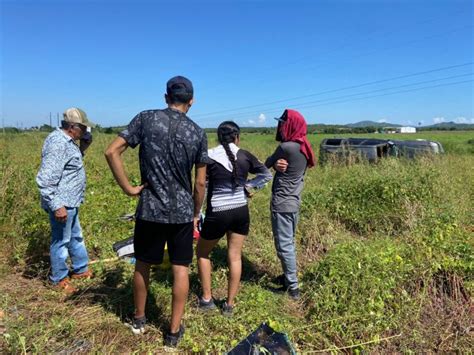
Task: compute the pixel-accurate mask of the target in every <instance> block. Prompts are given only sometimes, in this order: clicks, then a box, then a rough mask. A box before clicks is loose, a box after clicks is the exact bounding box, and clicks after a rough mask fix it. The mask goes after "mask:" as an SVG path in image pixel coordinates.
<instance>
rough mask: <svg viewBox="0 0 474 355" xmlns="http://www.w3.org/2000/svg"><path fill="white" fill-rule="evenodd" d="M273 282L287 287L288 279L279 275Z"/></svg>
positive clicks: (283, 275)
mask: <svg viewBox="0 0 474 355" xmlns="http://www.w3.org/2000/svg"><path fill="white" fill-rule="evenodd" d="M272 282H273V283H274V284H277V285H280V286H285V285H286V278H285V274H281V275H278V276H277V277H275V278H273V279H272Z"/></svg>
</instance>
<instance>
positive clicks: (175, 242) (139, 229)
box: [105, 76, 208, 346]
mask: <svg viewBox="0 0 474 355" xmlns="http://www.w3.org/2000/svg"><path fill="white" fill-rule="evenodd" d="M165 100H166V103H167V104H168V108H166V109H164V110H147V111H142V112H140V113H139V114H138V115H136V116H135V117H134V118H133V119H132V121H131V122H130V123H129V125H128V127H127V128H126V129H125V130H123V131H122V132H121V133H119V136H118V137H117V138H116V139H115V140H114V141H113V142H112V143H111V144H110V146H109V147H108V148H107V150H106V152H105V156H106V159H107V162H108V163H109V166H110V169H111V170H112V173H113V174H114V177H115V179H116V180H117V183H118V184H119V186H120V187H121V188H122V190H123V191H124V192H125V193H126V194H127V195H129V196H140V199H139V202H138V206H137V211H136V224H135V234H134V248H135V258H136V260H137V261H136V265H135V273H134V277H133V293H134V301H135V314H134V317H133V319H132V321H131V327H132V331H133V332H134V333H135V334H139V333H143V332H144V331H145V323H146V318H145V304H146V298H147V292H148V284H149V276H150V266H151V265H153V264H161V263H162V262H163V253H164V248H165V244H167V245H168V253H169V258H170V262H171V264H172V272H173V293H172V296H173V297H172V312H171V324H170V331H169V332H168V334H166V336H165V339H164V342H165V345H167V346H176V345H177V343H178V342H179V340H180V339H181V338H182V336H183V333H184V327H183V326H182V325H181V319H182V316H183V314H184V308H185V304H186V300H187V297H188V291H189V274H188V272H189V271H188V268H189V264H190V263H191V261H192V258H193V231H194V228H195V227H196V226H197V222H198V220H199V212H200V210H201V205H202V202H203V198H204V193H205V183H206V162H207V159H208V158H207V138H206V134H205V132H204V131H203V130H202V129H201V128H200V127H199V126H198V125H197V124H196V123H194V122H193V121H191V119H190V118H189V117H188V116H187V115H186V113H187V112H188V111H189V109H190V107H191V106H192V104H193V85H192V83H191V81H189V80H188V79H186V78H185V77H182V76H176V77H174V78H171V79H170V80H169V81H168V83H167V84H166V94H165ZM138 145H139V146H140V151H139V160H140V173H141V185H139V186H132V185H131V184H130V182H129V180H128V177H127V175H126V173H125V170H124V166H123V162H122V158H121V155H122V154H123V152H124V151H125V150H126V149H127V148H128V147H132V148H135V147H136V146H138ZM193 167H195V168H196V169H195V183H194V191H193V189H192V183H191V171H192V169H193Z"/></svg>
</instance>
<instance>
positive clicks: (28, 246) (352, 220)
mask: <svg viewBox="0 0 474 355" xmlns="http://www.w3.org/2000/svg"><path fill="white" fill-rule="evenodd" d="M330 136H331V137H332V136H334V135H315V136H311V137H310V140H311V142H312V144H313V147H314V148H315V151H316V155H318V152H319V148H318V146H319V143H320V141H321V140H322V139H323V138H326V137H330ZM351 136H357V135H351ZM362 136H364V137H369V136H370V137H378V138H384V139H386V138H387V137H388V138H392V137H393V138H394V139H400V138H402V137H403V138H407V139H414V138H428V139H431V140H437V141H440V142H441V143H442V144H443V146H444V148H445V151H446V154H445V155H443V156H439V157H434V158H432V159H421V160H418V161H405V160H397V159H387V160H384V161H381V162H380V163H379V164H376V165H369V164H359V165H352V166H325V167H324V168H321V167H319V166H318V167H316V168H314V169H311V170H309V171H308V173H307V176H306V179H305V190H304V193H303V205H302V209H301V220H300V224H299V228H298V233H297V250H298V263H299V270H300V277H301V280H302V285H301V286H302V299H301V301H299V302H294V301H290V300H289V299H288V298H287V297H285V296H284V295H278V294H275V293H273V292H272V287H274V285H273V284H272V282H271V279H272V278H273V277H275V276H277V275H278V274H279V273H280V272H281V271H280V266H279V263H278V260H277V257H276V253H275V251H274V246H273V240H272V235H271V227H270V217H269V214H270V213H269V199H270V193H271V189H270V186H268V187H266V188H265V189H264V190H262V191H260V192H258V193H257V194H256V195H255V197H254V198H252V200H251V201H250V209H251V219H252V224H251V231H250V235H249V237H248V239H247V241H246V244H245V245H244V251H243V257H244V260H243V267H244V272H243V280H242V287H241V291H240V294H239V296H238V299H237V301H238V303H237V307H236V311H235V316H234V317H233V318H231V319H226V318H224V317H222V316H221V315H220V314H219V313H218V312H217V311H216V312H215V313H211V314H210V315H208V314H202V313H200V312H199V311H198V310H197V308H196V298H197V295H198V294H199V292H200V288H199V282H198V278H197V274H196V266H195V265H193V266H192V269H191V293H190V297H189V304H188V307H187V311H186V315H185V319H184V322H185V325H186V335H185V338H184V340H183V341H182V342H181V343H180V346H179V350H180V351H186V352H190V351H194V352H203V351H208V352H216V353H219V352H224V351H226V350H229V349H231V348H232V346H234V345H235V344H237V343H238V342H239V341H240V340H241V339H243V338H244V337H246V336H247V335H248V334H249V333H250V332H252V331H253V330H254V329H255V328H256V327H257V326H258V325H259V324H260V323H262V322H264V321H265V322H270V324H271V325H272V326H273V327H274V328H275V329H277V330H281V331H283V332H285V333H287V334H288V336H289V338H290V340H291V341H292V342H293V344H294V345H295V348H296V349H297V350H298V351H299V352H305V353H306V352H329V351H337V350H339V351H344V352H360V351H369V352H374V353H378V352H382V351H383V352H408V351H414V352H422V351H426V352H428V351H436V352H437V351H439V352H446V351H461V352H469V351H472V349H473V348H474V328H473V319H474V304H473V298H472V296H473V292H474V245H473V240H474V238H473V233H474V211H473V206H474V132H472V131H466V132H425V133H421V134H409V135H408V134H407V135H381V134H371V135H368V134H365V135H362ZM45 137H46V134H43V133H21V134H11V135H6V136H2V135H0V177H1V182H0V198H1V201H2V202H1V205H0V242H1V243H2V246H3V248H2V251H1V252H0V333H2V332H3V335H2V338H1V340H0V342H1V344H0V351H3V352H11V353H19V352H38V353H45V352H48V353H50V352H60V351H75V352H80V351H85V352H113V353H118V352H120V353H122V352H134V351H139V352H145V351H152V352H161V351H163V347H162V334H163V332H164V330H166V328H167V324H168V323H167V322H168V318H167V317H168V316H169V313H170V306H171V305H170V299H171V291H170V290H171V288H170V287H171V278H170V274H169V273H168V272H167V271H166V270H161V269H156V270H155V272H154V274H153V281H152V283H151V287H150V297H149V304H148V315H147V316H148V318H149V321H150V327H149V328H148V329H149V331H148V332H147V333H146V334H145V335H143V336H133V334H132V333H131V332H130V331H129V330H128V329H127V328H126V327H125V326H123V324H122V322H121V318H122V317H123V316H124V315H126V314H127V313H129V312H131V311H132V310H133V302H132V289H131V274H132V270H133V266H132V265H130V264H128V263H126V262H124V261H107V262H100V261H99V262H97V263H95V264H94V265H93V270H94V272H95V273H96V275H97V276H96V278H94V279H93V280H90V281H81V282H80V283H77V285H78V286H80V292H79V293H78V294H76V295H74V296H72V297H69V298H65V297H64V296H63V295H62V294H60V293H59V292H56V291H54V290H52V289H51V288H49V287H48V286H47V282H46V280H47V278H46V276H47V273H48V260H49V259H48V255H47V253H48V248H49V223H48V220H47V216H46V214H45V213H44V212H43V211H42V210H41V208H40V207H39V196H38V190H37V187H36V184H35V180H34V179H35V176H36V172H37V170H38V167H39V163H40V154H41V146H42V143H43V140H44V138H45ZM113 138H114V135H107V134H100V135H97V136H95V137H94V143H93V144H92V146H91V147H90V149H89V151H88V152H87V154H86V158H85V165H86V173H87V177H88V187H87V194H86V201H85V203H84V205H83V207H82V208H81V224H82V227H83V232H84V235H85V238H86V244H87V246H88V250H89V252H90V256H91V259H92V260H105V259H110V258H112V257H113V256H114V255H113V251H112V248H111V246H112V243H113V242H115V241H117V240H120V239H124V238H126V237H128V236H130V235H131V232H132V228H133V225H132V224H129V223H128V222H124V221H120V220H119V219H118V217H119V216H121V215H123V214H125V213H131V212H133V211H134V208H135V205H136V199H132V198H129V197H127V196H125V195H124V194H123V193H122V192H121V190H120V189H119V187H118V186H117V185H116V183H115V181H114V179H113V177H112V175H111V173H110V171H109V169H108V167H107V164H106V162H105V159H104V157H103V154H102V153H103V151H104V149H105V147H106V146H107V144H108V143H109V142H110V141H111V140H112V139H113ZM215 142H216V138H215V137H214V136H212V135H210V136H209V146H210V147H212V146H214V145H215ZM241 146H242V148H244V149H248V150H250V151H251V152H253V153H254V154H255V155H256V156H258V157H259V158H260V159H261V160H263V159H265V158H266V157H267V156H268V155H269V154H271V153H272V152H273V150H274V149H275V147H276V142H275V141H274V137H273V136H272V135H259V134H247V135H244V136H243V137H242V142H241ZM137 153H138V149H137V150H128V151H127V152H126V154H125V164H126V168H127V170H128V173H129V175H130V176H131V177H132V178H133V179H134V181H135V182H136V183H138V182H139V171H138V162H137ZM225 253H226V247H225V242H224V241H221V243H220V244H219V247H218V248H217V249H216V250H215V251H214V254H213V265H214V273H213V287H214V289H215V296H216V297H217V298H218V299H222V298H223V297H224V296H225V292H226V286H227V281H226V273H227V269H226V254H225ZM2 323H3V324H4V329H2V326H1V324H2Z"/></svg>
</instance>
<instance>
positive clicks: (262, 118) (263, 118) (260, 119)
mask: <svg viewBox="0 0 474 355" xmlns="http://www.w3.org/2000/svg"><path fill="white" fill-rule="evenodd" d="M266 119H267V117H265V115H264V114H263V113H261V114H260V115H259V116H258V123H259V124H261V125H262V124H264V123H265V120H266Z"/></svg>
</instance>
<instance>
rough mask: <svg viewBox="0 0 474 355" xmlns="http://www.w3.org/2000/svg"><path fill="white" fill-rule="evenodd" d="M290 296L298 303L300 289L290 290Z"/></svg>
mask: <svg viewBox="0 0 474 355" xmlns="http://www.w3.org/2000/svg"><path fill="white" fill-rule="evenodd" d="M288 296H290V298H291V299H292V300H294V301H298V300H299V299H300V289H299V288H295V289H294V290H291V289H289V290H288Z"/></svg>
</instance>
